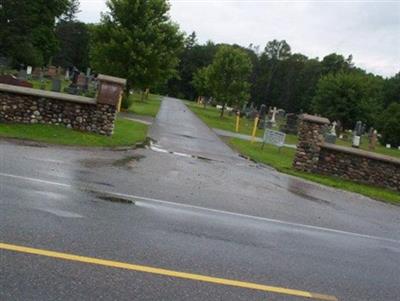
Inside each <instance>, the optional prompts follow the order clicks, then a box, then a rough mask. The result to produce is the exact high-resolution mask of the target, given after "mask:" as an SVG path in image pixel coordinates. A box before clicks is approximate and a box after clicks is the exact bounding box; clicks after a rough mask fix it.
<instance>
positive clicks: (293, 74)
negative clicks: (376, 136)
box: [0, 0, 400, 145]
mask: <svg viewBox="0 0 400 301" xmlns="http://www.w3.org/2000/svg"><path fill="white" fill-rule="evenodd" d="M107 6H108V11H107V12H105V13H103V14H102V18H101V21H100V22H99V23H98V24H85V23H82V22H80V21H78V20H77V19H76V14H77V13H78V12H79V1H78V0H36V1H30V0H7V1H5V2H3V3H2V4H0V23H1V24H0V25H1V26H0V41H1V43H0V57H1V56H3V57H6V58H8V59H10V60H11V64H12V65H13V66H15V67H18V66H19V65H20V64H25V65H33V66H44V65H49V64H53V65H59V66H62V67H65V68H67V67H71V66H75V67H77V68H78V69H80V70H84V69H85V68H86V67H89V66H90V67H92V68H93V69H94V71H96V72H102V73H107V74H110V75H115V76H120V77H124V78H127V79H128V85H127V89H126V96H128V95H129V90H130V89H131V88H133V87H134V88H137V89H140V90H145V89H147V88H151V89H152V90H153V91H154V92H158V93H162V94H168V95H171V96H175V97H179V98H184V99H189V100H194V99H196V98H197V97H198V96H208V97H213V99H215V100H216V101H217V102H219V103H220V104H222V105H223V106H225V105H230V106H234V107H237V108H241V107H242V105H243V103H250V102H253V103H254V104H255V105H258V106H260V105H261V104H265V105H267V106H277V107H279V108H282V109H284V110H286V111H287V112H295V113H300V112H308V113H314V114H320V115H323V116H326V117H328V118H330V119H331V120H337V121H340V123H341V124H342V125H343V127H344V128H352V127H353V126H354V124H355V122H356V121H357V120H361V121H363V122H364V123H366V124H368V125H369V126H374V127H375V128H378V129H380V130H381V131H382V132H384V134H385V136H387V138H386V139H385V141H387V142H390V143H392V144H393V145H400V137H399V136H400V128H399V123H400V122H399V120H400V118H399V114H400V113H399V112H400V108H399V107H400V72H399V73H398V74H397V75H395V76H393V77H391V78H383V77H381V76H377V75H374V74H371V73H367V72H366V71H365V70H362V69H361V68H358V67H357V66H355V65H354V63H353V58H352V56H351V55H349V56H347V57H345V56H343V55H341V54H337V53H332V54H328V55H326V56H325V57H323V58H322V59H319V58H308V57H307V56H305V55H303V54H300V53H293V52H292V49H291V47H290V45H289V44H288V43H287V42H286V41H284V40H282V41H279V40H273V41H269V42H266V45H265V47H264V48H263V49H261V50H260V47H259V46H255V45H249V46H248V47H242V46H239V45H228V44H217V43H214V42H212V41H208V42H206V43H204V44H200V43H198V41H197V38H196V34H195V33H191V34H189V35H187V34H184V33H183V32H182V31H181V30H180V29H179V26H178V25H177V24H175V23H174V22H172V21H171V19H170V17H169V14H168V13H169V8H170V7H169V3H168V1H165V0H153V1H146V0H108V1H107ZM386 133H390V134H386ZM396 137H397V138H396Z"/></svg>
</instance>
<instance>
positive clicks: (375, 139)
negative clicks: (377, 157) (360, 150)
mask: <svg viewBox="0 0 400 301" xmlns="http://www.w3.org/2000/svg"><path fill="white" fill-rule="evenodd" d="M371 129H372V132H371V134H370V135H369V137H368V138H369V144H368V149H369V150H371V151H373V150H375V147H376V143H377V142H378V132H377V131H376V130H374V129H373V128H371ZM370 131H371V130H370Z"/></svg>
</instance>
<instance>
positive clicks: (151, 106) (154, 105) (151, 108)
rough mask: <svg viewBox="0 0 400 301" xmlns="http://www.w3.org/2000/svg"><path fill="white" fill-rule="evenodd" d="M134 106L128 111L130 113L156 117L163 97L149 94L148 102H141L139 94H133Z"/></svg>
mask: <svg viewBox="0 0 400 301" xmlns="http://www.w3.org/2000/svg"><path fill="white" fill-rule="evenodd" d="M130 97H131V100H132V105H131V106H130V108H129V109H128V112H131V113H134V114H138V115H145V116H151V117H156V115H157V113H158V110H159V109H160V106H161V96H160V95H155V94H149V97H148V99H147V100H144V101H141V100H140V94H139V93H133V94H132V95H131V96H130Z"/></svg>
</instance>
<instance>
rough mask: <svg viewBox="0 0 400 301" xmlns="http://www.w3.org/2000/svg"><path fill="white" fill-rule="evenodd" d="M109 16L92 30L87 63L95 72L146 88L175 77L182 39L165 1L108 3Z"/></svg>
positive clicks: (119, 0) (130, 0)
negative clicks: (89, 62)
mask: <svg viewBox="0 0 400 301" xmlns="http://www.w3.org/2000/svg"><path fill="white" fill-rule="evenodd" d="M107 6H108V9H109V12H107V13H105V14H103V16H102V21H101V24H100V25H99V26H96V27H95V28H94V33H93V37H92V38H93V41H92V47H91V62H92V65H93V67H95V69H96V70H97V71H99V72H103V73H107V74H110V75H115V76H120V77H124V78H127V79H128V85H127V91H128V89H129V88H130V87H131V86H133V85H134V86H136V87H138V88H141V89H145V88H148V87H150V86H152V85H155V84H157V83H159V82H163V81H166V80H167V79H168V78H170V77H171V76H173V75H174V74H175V67H176V66H177V64H178V62H179V60H178V54H179V52H180V51H181V48H182V45H183V35H182V34H181V33H180V32H179V29H178V26H177V25H175V24H173V23H172V22H171V21H170V19H169V15H168V11H169V5H168V3H167V1H165V0H154V1H146V0H109V1H107Z"/></svg>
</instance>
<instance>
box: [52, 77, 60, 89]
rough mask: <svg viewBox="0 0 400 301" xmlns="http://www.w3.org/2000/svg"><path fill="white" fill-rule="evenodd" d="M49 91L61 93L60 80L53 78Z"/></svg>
mask: <svg viewBox="0 0 400 301" xmlns="http://www.w3.org/2000/svg"><path fill="white" fill-rule="evenodd" d="M51 91H53V92H61V80H60V79H58V78H53V79H52V80H51Z"/></svg>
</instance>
